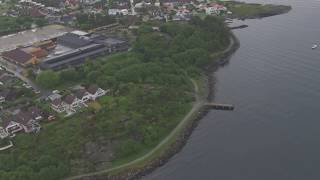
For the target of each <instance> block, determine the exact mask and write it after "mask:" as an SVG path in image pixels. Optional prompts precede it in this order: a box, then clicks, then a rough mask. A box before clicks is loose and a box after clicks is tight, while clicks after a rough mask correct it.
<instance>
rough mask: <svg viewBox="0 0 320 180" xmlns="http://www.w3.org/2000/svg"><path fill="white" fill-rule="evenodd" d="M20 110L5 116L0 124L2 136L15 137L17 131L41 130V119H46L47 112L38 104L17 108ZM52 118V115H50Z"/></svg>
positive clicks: (30, 131) (0, 135) (0, 134)
mask: <svg viewBox="0 0 320 180" xmlns="http://www.w3.org/2000/svg"><path fill="white" fill-rule="evenodd" d="M16 111H18V112H16V113H14V114H13V115H10V116H8V117H5V118H4V119H3V121H2V123H1V124H0V138H1V139H3V138H6V137H8V136H10V137H14V136H15V134H16V133H18V132H20V131H22V132H25V133H32V132H39V131H40V128H41V126H40V121H41V120H43V119H44V116H45V113H44V112H43V111H42V110H40V109H39V108H38V107H36V106H31V107H28V108H26V109H19V110H16ZM50 118H52V116H51V117H50Z"/></svg>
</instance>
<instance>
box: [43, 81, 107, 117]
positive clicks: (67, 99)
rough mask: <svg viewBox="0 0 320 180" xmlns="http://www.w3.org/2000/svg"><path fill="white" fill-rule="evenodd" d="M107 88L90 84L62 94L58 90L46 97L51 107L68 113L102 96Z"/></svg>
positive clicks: (59, 111)
mask: <svg viewBox="0 0 320 180" xmlns="http://www.w3.org/2000/svg"><path fill="white" fill-rule="evenodd" d="M107 93H108V90H104V89H102V88H100V87H98V86H97V85H90V86H89V87H87V88H80V89H77V90H76V91H75V92H74V93H72V94H68V95H66V96H64V97H63V96H62V95H60V94H59V92H54V93H53V94H51V95H50V96H49V97H48V100H49V101H50V102H51V108H52V109H53V110H54V111H56V112H58V113H62V112H66V113H68V114H71V113H74V112H76V110H77V109H78V108H80V107H83V106H86V103H87V102H88V101H95V100H96V99H97V98H98V97H101V96H104V95H106V94H107Z"/></svg>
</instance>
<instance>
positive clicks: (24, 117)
mask: <svg viewBox="0 0 320 180" xmlns="http://www.w3.org/2000/svg"><path fill="white" fill-rule="evenodd" d="M12 119H13V121H14V122H16V123H19V124H20V127H22V128H23V130H24V131H25V132H26V133H30V132H36V131H38V130H39V129H40V125H39V124H38V121H37V120H35V119H34V118H33V115H32V114H31V113H30V112H26V111H21V112H19V113H18V114H17V115H14V116H13V117H12Z"/></svg>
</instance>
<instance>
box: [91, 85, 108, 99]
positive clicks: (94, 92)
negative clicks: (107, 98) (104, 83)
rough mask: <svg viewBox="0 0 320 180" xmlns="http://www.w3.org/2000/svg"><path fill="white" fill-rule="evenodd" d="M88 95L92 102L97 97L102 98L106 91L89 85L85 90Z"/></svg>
mask: <svg viewBox="0 0 320 180" xmlns="http://www.w3.org/2000/svg"><path fill="white" fill-rule="evenodd" d="M87 91H88V93H90V95H91V99H92V100H96V99H97V98H98V97H101V96H104V95H106V94H107V92H108V91H106V90H103V89H101V88H99V87H98V86H97V85H91V86H89V87H88V88H87Z"/></svg>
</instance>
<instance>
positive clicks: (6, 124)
mask: <svg viewBox="0 0 320 180" xmlns="http://www.w3.org/2000/svg"><path fill="white" fill-rule="evenodd" d="M2 127H3V128H4V129H5V131H6V132H7V133H8V134H15V133H17V132H19V131H22V130H23V127H22V125H21V124H20V123H18V122H15V121H13V120H10V119H6V120H4V121H3V123H2Z"/></svg>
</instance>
